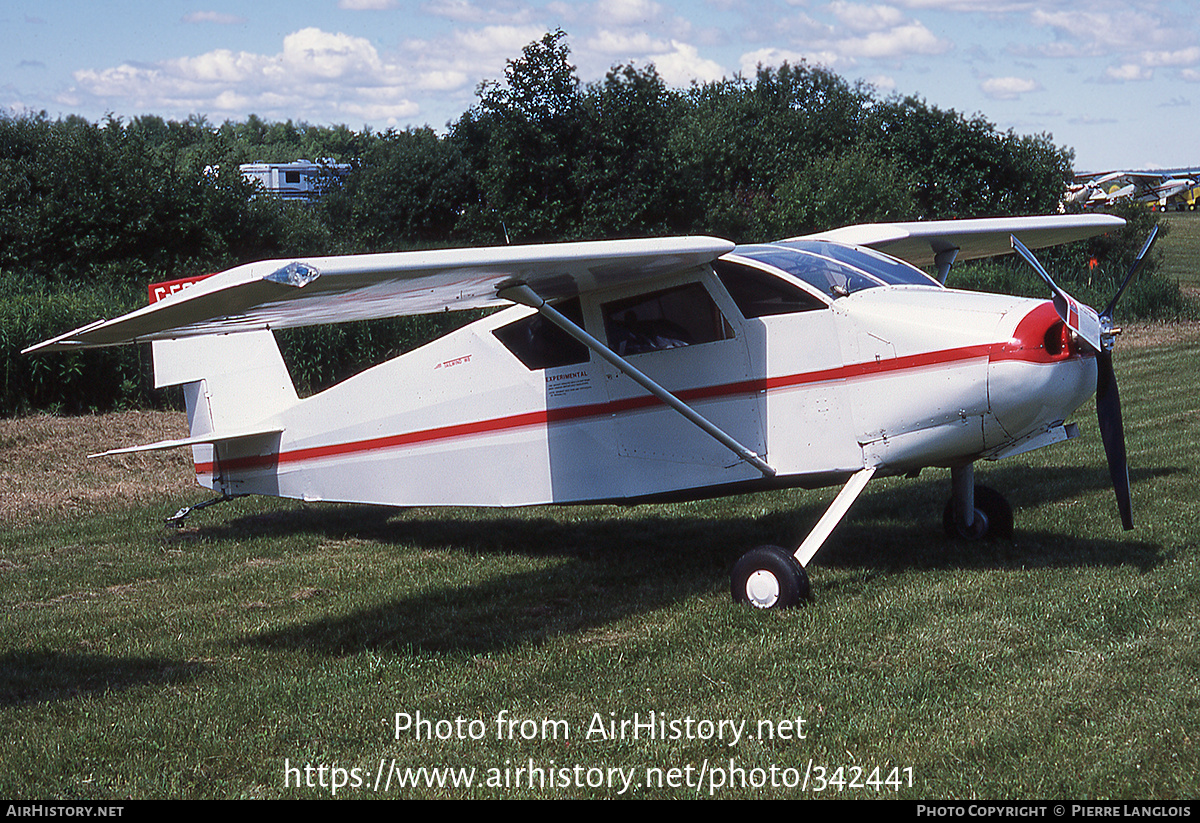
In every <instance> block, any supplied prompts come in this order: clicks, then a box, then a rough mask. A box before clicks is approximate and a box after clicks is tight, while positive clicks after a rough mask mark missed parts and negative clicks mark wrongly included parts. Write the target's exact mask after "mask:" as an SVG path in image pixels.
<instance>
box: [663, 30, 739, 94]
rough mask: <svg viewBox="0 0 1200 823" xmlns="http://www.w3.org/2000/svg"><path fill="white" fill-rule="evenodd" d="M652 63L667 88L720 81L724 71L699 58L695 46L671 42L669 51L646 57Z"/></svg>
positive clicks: (720, 67) (712, 62)
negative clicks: (694, 82) (693, 82)
mask: <svg viewBox="0 0 1200 823" xmlns="http://www.w3.org/2000/svg"><path fill="white" fill-rule="evenodd" d="M646 59H647V60H649V61H651V62H652V63H654V67H655V68H656V69H657V70H658V73H659V75H660V76H661V77H662V79H663V81H664V82H665V83H666V84H667V85H668V86H687V85H689V84H690V83H691V82H692V81H693V80H694V81H696V82H699V83H707V82H711V81H714V80H720V79H721V78H722V77H724V76H725V69H724V68H723V67H722V66H721V65H720V64H719V63H716V62H714V61H712V60H708V59H705V58H703V57H701V56H700V53H699V51H698V50H697V49H696V47H695V46H693V45H690V44H688V43H680V42H677V41H674V40H672V41H671V46H670V50H669V51H665V52H659V53H656V54H650V55H646Z"/></svg>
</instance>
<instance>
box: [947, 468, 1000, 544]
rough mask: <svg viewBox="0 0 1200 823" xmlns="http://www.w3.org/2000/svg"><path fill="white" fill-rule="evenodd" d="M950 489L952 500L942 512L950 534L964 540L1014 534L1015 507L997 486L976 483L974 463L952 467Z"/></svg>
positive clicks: (948, 534) (948, 535)
mask: <svg viewBox="0 0 1200 823" xmlns="http://www.w3.org/2000/svg"><path fill="white" fill-rule="evenodd" d="M950 489H951V493H950V500H949V501H948V502H947V503H946V509H945V511H944V512H943V513H942V526H943V528H944V529H945V530H946V536H947V537H951V538H959V539H962V540H983V539H984V538H988V537H999V538H1004V539H1008V538H1010V537H1012V533H1013V513H1012V507H1011V506H1010V505H1009V504H1008V501H1007V500H1005V499H1004V495H1002V494H1000V493H999V492H998V491H996V490H995V489H991V488H988V487H987V486H982V485H978V484H976V482H975V467H974V465H973V464H970V463H968V464H967V465H965V466H959V467H955V468H952V469H951V470H950Z"/></svg>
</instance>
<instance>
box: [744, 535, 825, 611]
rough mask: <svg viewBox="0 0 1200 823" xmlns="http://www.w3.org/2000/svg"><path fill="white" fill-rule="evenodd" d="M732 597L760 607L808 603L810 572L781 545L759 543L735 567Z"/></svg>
mask: <svg viewBox="0 0 1200 823" xmlns="http://www.w3.org/2000/svg"><path fill="white" fill-rule="evenodd" d="M732 578H733V586H732V589H733V600H734V602H735V603H749V604H750V605H751V606H754V607H756V608H759V609H786V608H791V607H793V606H800V605H805V604H807V602H808V601H809V599H810V598H811V590H810V588H809V584H808V574H807V573H806V572H805V571H804V567H803V566H801V565H800V563H799V561H797V560H796V558H795V556H794V555H793V554H792V553H791V552H789V551H788V550H787V549H781V548H780V547H779V546H759V547H758V548H756V549H751V550H750V551H748V552H746V553H745V554H744V555H742V558H741V559H740V560H738V562H737V564H736V565H734V567H733V575H732Z"/></svg>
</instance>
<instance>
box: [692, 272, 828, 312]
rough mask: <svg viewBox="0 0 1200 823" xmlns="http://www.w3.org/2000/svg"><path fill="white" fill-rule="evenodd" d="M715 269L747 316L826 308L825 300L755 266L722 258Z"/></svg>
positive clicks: (730, 294)
mask: <svg viewBox="0 0 1200 823" xmlns="http://www.w3.org/2000/svg"><path fill="white" fill-rule="evenodd" d="M713 269H714V270H715V271H716V272H717V277H719V278H720V279H721V283H722V284H723V285H724V286H725V289H726V290H727V291H728V292H729V296H730V297H732V298H733V302H734V303H736V304H737V307H738V311H740V312H741V313H742V316H743V317H746V318H750V317H766V316H768V315H772V314H791V313H793V312H801V311H812V310H814V309H823V308H825V304H824V303H822V302H821V301H820V300H818V299H817V298H815V297H813V296H812V295H811V294H809V293H808V292H806V291H804V290H803V289H798V288H796V287H795V286H793V285H792V284H790V283H786V282H784V281H783V280H780V279H779V278H778V277H772V276H771V275H770V274H768V273H767V272H764V271H760V270H759V269H756V268H753V267H751V266H742V265H739V264H737V263H730V262H729V261H727V260H718V261H716V262H715V263H713Z"/></svg>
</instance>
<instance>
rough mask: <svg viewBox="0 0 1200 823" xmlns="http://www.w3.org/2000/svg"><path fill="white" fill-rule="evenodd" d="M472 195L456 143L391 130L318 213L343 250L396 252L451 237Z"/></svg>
mask: <svg viewBox="0 0 1200 823" xmlns="http://www.w3.org/2000/svg"><path fill="white" fill-rule="evenodd" d="M473 191H474V187H473V185H472V183H471V179H470V170H469V169H468V167H467V164H466V161H465V159H464V158H463V156H462V153H461V151H460V150H459V146H458V145H457V144H456V143H454V142H452V141H449V140H444V139H442V138H440V137H438V136H437V135H436V134H435V133H434V132H433V131H432V130H430V129H427V128H425V129H409V130H406V131H389V132H387V133H385V134H383V135H382V136H381V137H379V138H378V139H377V140H375V141H373V142H372V143H371V145H370V147H369V148H368V149H367V151H366V153H365V154H364V156H363V157H362V159H361V163H360V164H359V167H358V168H357V169H356V170H355V171H353V172H352V173H350V174H349V175H347V176H346V177H345V179H344V180H343V181H342V185H341V186H339V187H337V188H335V189H333V190H331V191H329V192H328V193H327V194H326V196H325V197H324V198H323V199H322V201H321V203H320V209H321V211H322V213H323V215H324V219H325V220H326V221H327V223H328V225H329V226H330V227H331V228H332V227H336V231H337V233H338V234H340V235H341V236H342V238H343V239H342V241H341V244H340V245H341V246H342V247H343V249H344V250H347V251H351V250H352V251H382V250H395V249H398V248H402V247H404V246H406V245H411V244H414V243H420V244H430V243H438V242H443V243H444V242H446V241H447V240H449V239H450V238H452V237H453V236H454V235H455V227H456V224H457V223H458V220H459V216H460V214H461V213H462V211H463V209H464V208H465V207H466V206H467V204H468V203H469V202H471V194H472V192H473Z"/></svg>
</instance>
